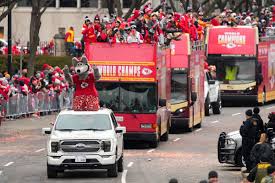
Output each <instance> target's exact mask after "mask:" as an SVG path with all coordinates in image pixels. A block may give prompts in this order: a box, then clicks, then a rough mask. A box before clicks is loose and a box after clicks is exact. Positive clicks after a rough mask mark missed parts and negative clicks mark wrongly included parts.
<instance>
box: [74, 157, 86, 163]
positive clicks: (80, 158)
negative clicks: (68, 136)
mask: <svg viewBox="0 0 275 183" xmlns="http://www.w3.org/2000/svg"><path fill="white" fill-rule="evenodd" d="M75 162H76V163H85V162H86V157H85V156H76V157H75Z"/></svg>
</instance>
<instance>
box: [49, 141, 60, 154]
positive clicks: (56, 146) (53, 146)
mask: <svg viewBox="0 0 275 183" xmlns="http://www.w3.org/2000/svg"><path fill="white" fill-rule="evenodd" d="M51 149H52V152H54V153H56V152H57V151H58V150H59V142H51Z"/></svg>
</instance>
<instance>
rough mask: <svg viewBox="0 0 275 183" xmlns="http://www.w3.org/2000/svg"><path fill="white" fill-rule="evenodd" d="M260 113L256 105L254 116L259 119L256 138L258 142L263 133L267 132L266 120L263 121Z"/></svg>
mask: <svg viewBox="0 0 275 183" xmlns="http://www.w3.org/2000/svg"><path fill="white" fill-rule="evenodd" d="M259 113H260V109H259V107H254V109H253V115H252V118H255V119H257V138H256V142H259V140H260V136H261V134H262V133H264V132H265V131H264V122H263V120H262V118H261V116H260V114H259Z"/></svg>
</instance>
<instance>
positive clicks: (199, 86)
mask: <svg viewBox="0 0 275 183" xmlns="http://www.w3.org/2000/svg"><path fill="white" fill-rule="evenodd" d="M203 64H204V52H203V51H200V50H198V51H193V52H192V54H191V57H190V78H191V87H190V91H189V92H190V96H191V93H192V92H196V93H197V101H196V102H195V103H194V105H193V106H190V113H189V114H190V121H189V128H191V127H193V126H195V125H197V124H199V123H201V121H202V118H203V116H204V109H203V106H204V70H203V69H204V66H203ZM190 100H191V99H190Z"/></svg>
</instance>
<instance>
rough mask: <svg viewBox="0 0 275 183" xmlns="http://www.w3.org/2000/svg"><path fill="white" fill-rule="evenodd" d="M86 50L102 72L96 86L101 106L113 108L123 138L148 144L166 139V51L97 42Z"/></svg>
mask: <svg viewBox="0 0 275 183" xmlns="http://www.w3.org/2000/svg"><path fill="white" fill-rule="evenodd" d="M85 53H86V56H87V58H88V59H89V63H90V64H96V65H97V66H98V68H99V72H100V73H101V79H100V80H99V81H98V82H97V85H96V87H97V90H98V91H99V97H100V105H101V106H103V107H107V108H110V109H112V110H113V111H114V113H115V116H116V120H117V121H118V123H119V124H120V125H122V126H125V127H126V129H127V132H126V134H125V135H124V139H125V140H126V141H127V140H131V141H145V142H149V145H150V146H151V147H157V146H158V142H159V140H163V141H167V140H168V134H169V128H170V111H169V110H168V108H167V107H166V101H167V100H168V99H169V96H170V94H169V93H170V89H169V85H170V83H169V82H170V81H169V80H168V77H169V75H168V69H167V67H166V50H164V49H159V48H158V47H157V45H149V44H109V43H96V44H92V45H89V46H87V47H86V51H85Z"/></svg>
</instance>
